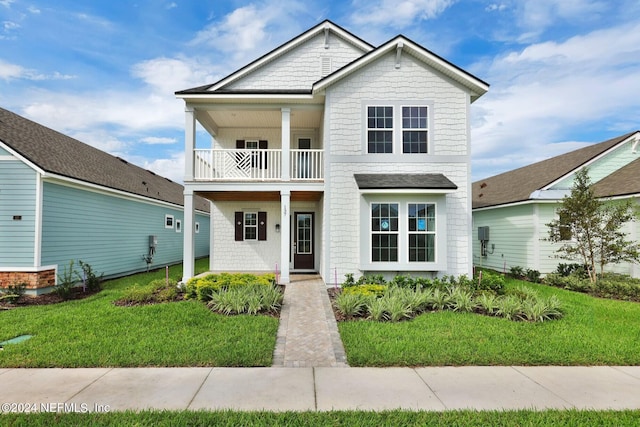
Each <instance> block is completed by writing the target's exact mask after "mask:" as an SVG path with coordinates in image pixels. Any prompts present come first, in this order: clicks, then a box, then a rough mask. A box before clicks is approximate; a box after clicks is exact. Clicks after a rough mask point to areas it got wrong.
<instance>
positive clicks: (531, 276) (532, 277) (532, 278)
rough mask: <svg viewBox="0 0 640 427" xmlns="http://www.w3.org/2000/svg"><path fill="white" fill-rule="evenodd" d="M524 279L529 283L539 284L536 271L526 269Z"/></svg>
mask: <svg viewBox="0 0 640 427" xmlns="http://www.w3.org/2000/svg"><path fill="white" fill-rule="evenodd" d="M525 277H526V279H527V280H528V281H529V282H533V283H539V282H540V272H539V271H538V270H532V269H530V268H527V270H526V271H525Z"/></svg>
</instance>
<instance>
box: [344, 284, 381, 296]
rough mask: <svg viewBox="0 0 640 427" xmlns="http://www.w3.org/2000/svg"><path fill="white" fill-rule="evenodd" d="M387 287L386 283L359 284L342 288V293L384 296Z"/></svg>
mask: <svg viewBox="0 0 640 427" xmlns="http://www.w3.org/2000/svg"><path fill="white" fill-rule="evenodd" d="M386 289H387V287H386V286H385V285H357V286H350V287H347V288H344V289H342V292H341V293H342V294H355V295H364V296H375V297H379V296H382V295H383V294H384V292H385V290H386Z"/></svg>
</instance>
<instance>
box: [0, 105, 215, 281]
mask: <svg viewBox="0 0 640 427" xmlns="http://www.w3.org/2000/svg"><path fill="white" fill-rule="evenodd" d="M183 192H184V189H183V187H182V186H181V185H180V184H177V183H175V182H172V181H171V180H169V179H167V178H164V177H161V176H158V175H156V174H155V173H153V172H151V171H148V170H145V169H143V168H140V167H138V166H135V165H133V164H130V163H128V162H127V161H126V160H124V159H121V158H118V157H114V156H111V155H110V154H107V153H105V152H102V151H100V150H98V149H96V148H93V147H91V146H89V145H87V144H84V143H82V142H80V141H78V140H75V139H73V138H70V137H68V136H65V135H63V134H61V133H59V132H56V131H54V130H51V129H49V128H46V127H44V126H42V125H39V124H37V123H35V122H32V121H30V120H27V119H25V118H23V117H21V116H19V115H17V114H14V113H12V112H10V111H7V110H4V109H1V108H0V287H6V286H8V285H11V284H14V283H20V282H24V283H27V284H28V290H29V292H30V293H42V292H46V291H47V290H49V289H50V287H51V286H53V285H55V283H56V278H57V275H58V274H59V273H60V272H61V269H63V268H65V267H66V266H68V264H69V261H70V260H74V261H75V262H76V263H77V261H78V260H82V261H84V262H86V263H88V264H90V265H91V266H92V267H93V269H94V271H96V272H97V273H104V274H105V277H114V276H120V275H126V274H130V273H134V272H138V271H143V270H146V269H147V266H148V265H147V261H151V262H150V263H149V264H150V266H151V267H152V268H153V267H158V266H162V265H167V264H174V263H178V262H181V261H182V254H183V232H182V225H183V224H184V221H185V218H184V209H183V206H182V204H183V200H184V199H183V197H184V196H183ZM209 210H210V207H209V202H208V201H206V200H205V199H202V198H198V199H197V200H196V209H195V213H194V215H195V216H194V219H193V221H194V223H195V224H196V225H195V227H196V228H197V230H196V232H195V236H196V238H195V241H194V246H195V252H196V256H197V257H204V256H208V255H209V242H210V230H209ZM150 236H156V241H157V244H156V245H155V248H154V249H153V254H152V255H153V257H152V260H151V259H149V258H148V257H149V255H150ZM145 257H147V259H146V260H145Z"/></svg>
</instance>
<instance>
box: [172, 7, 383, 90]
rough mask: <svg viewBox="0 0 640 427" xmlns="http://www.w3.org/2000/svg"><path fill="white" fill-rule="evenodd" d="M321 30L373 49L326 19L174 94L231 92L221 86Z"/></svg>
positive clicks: (278, 55) (277, 56) (366, 50)
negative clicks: (210, 79) (219, 75)
mask: <svg viewBox="0 0 640 427" xmlns="http://www.w3.org/2000/svg"><path fill="white" fill-rule="evenodd" d="M322 32H332V33H333V34H335V35H336V36H338V37H340V38H341V39H343V40H346V41H347V42H349V43H351V44H352V45H354V46H356V47H358V48H359V49H360V50H362V51H363V52H368V51H370V50H372V49H373V46H372V45H370V44H369V43H367V42H366V41H364V40H362V39H361V38H359V37H358V36H356V35H354V34H352V33H350V32H349V31H347V30H345V29H344V28H342V27H340V26H339V25H336V24H334V23H333V22H331V21H330V20H328V19H327V20H324V21H322V22H321V23H320V24H318V25H316V26H315V27H313V28H310V29H309V30H307V31H305V32H304V33H302V34H300V35H298V36H296V37H294V38H293V39H291V40H289V41H288V42H286V43H284V44H283V45H281V46H279V47H277V48H275V49H274V50H272V51H271V52H268V53H266V54H265V55H263V56H261V57H260V58H258V59H256V60H255V61H253V62H251V63H249V64H247V65H246V66H244V67H242V68H240V69H239V70H237V71H235V72H233V73H232V74H230V75H228V76H226V77H224V78H223V79H221V80H218V81H217V82H215V83H213V84H208V85H204V86H198V87H194V88H191V89H185V90H181V91H178V92H176V93H175V94H176V95H196V94H211V93H213V92H216V93H229V92H232V93H233V92H234V91H228V90H224V89H223V88H224V87H225V86H227V85H229V84H230V83H232V82H234V81H237V80H239V79H241V78H242V77H244V76H246V75H248V74H249V73H251V72H253V71H254V70H256V69H257V68H260V67H262V66H263V65H265V64H267V63H269V62H271V61H274V60H275V59H277V58H279V57H280V56H282V55H284V54H285V53H287V52H290V51H291V50H293V49H295V48H296V47H298V46H300V45H301V44H303V43H304V42H306V41H307V40H309V39H311V38H313V37H315V36H316V35H318V34H320V33H322ZM254 92H255V91H250V93H254ZM285 92H286V91H285ZM304 92H305V93H310V91H304ZM277 93H280V92H277Z"/></svg>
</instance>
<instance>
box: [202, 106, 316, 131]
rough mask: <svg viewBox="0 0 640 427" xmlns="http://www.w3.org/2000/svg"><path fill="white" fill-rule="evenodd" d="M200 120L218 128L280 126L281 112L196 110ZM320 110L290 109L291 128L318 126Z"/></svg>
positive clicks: (276, 110) (262, 110)
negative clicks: (213, 124)
mask: <svg viewBox="0 0 640 427" xmlns="http://www.w3.org/2000/svg"><path fill="white" fill-rule="evenodd" d="M198 116H199V117H198V119H199V120H200V121H203V120H204V121H208V122H210V123H211V122H212V123H215V125H216V126H217V127H219V128H280V127H281V126H282V114H281V112H280V110H279V109H273V110H270V109H256V110H246V109H233V108H231V109H228V110H209V111H203V110H200V111H198ZM321 119H322V110H319V109H313V110H307V109H301V110H296V109H295V108H294V109H292V110H291V127H292V128H306V129H309V128H319V127H320V124H321Z"/></svg>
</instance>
